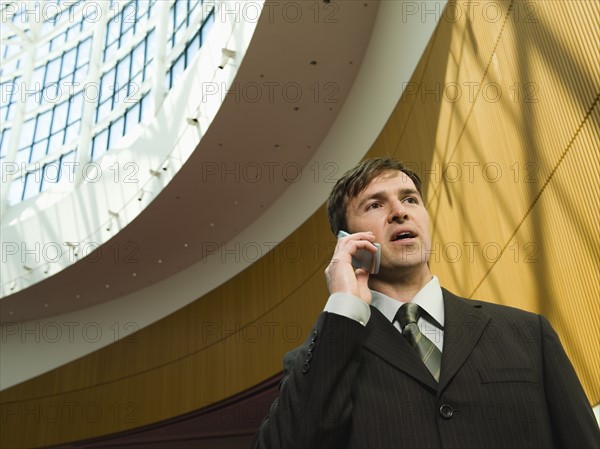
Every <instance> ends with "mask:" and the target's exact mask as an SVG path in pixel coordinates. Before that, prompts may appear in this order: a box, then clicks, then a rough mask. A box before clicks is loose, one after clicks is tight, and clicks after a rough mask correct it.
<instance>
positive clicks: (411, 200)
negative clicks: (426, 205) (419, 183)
mask: <svg viewBox="0 0 600 449" xmlns="http://www.w3.org/2000/svg"><path fill="white" fill-rule="evenodd" d="M404 201H406V202H409V203H411V204H419V200H418V199H417V198H415V197H414V196H409V197H408V198H405V199H404Z"/></svg>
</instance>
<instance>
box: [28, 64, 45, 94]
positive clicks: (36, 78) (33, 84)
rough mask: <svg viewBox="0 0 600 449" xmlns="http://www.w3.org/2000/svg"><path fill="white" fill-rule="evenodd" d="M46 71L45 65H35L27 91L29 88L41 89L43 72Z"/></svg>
mask: <svg viewBox="0 0 600 449" xmlns="http://www.w3.org/2000/svg"><path fill="white" fill-rule="evenodd" d="M45 73H46V66H45V65H41V66H39V67H36V68H35V70H34V71H33V73H32V74H31V81H30V83H29V89H28V90H29V91H31V90H34V89H35V90H37V91H39V90H42V87H43V85H44V74H45Z"/></svg>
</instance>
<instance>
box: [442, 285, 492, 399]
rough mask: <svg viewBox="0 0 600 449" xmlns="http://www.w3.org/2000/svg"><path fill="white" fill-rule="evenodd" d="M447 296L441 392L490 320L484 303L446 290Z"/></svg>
mask: <svg viewBox="0 0 600 449" xmlns="http://www.w3.org/2000/svg"><path fill="white" fill-rule="evenodd" d="M442 293H443V296H444V313H445V318H444V348H443V351H442V370H441V374H440V384H439V389H438V394H440V393H441V392H442V391H443V390H444V388H445V387H446V385H448V383H449V382H450V381H451V380H452V378H453V377H454V375H455V374H456V372H457V371H458V370H459V369H460V367H461V366H462V365H463V364H464V363H465V361H466V360H467V357H468V356H469V354H470V353H471V351H472V350H473V348H474V347H475V345H476V344H477V342H478V341H479V339H480V338H481V335H482V334H483V331H484V330H485V328H486V326H487V325H488V323H489V321H490V317H489V315H488V314H486V313H485V312H483V311H482V310H481V309H480V307H481V305H480V304H478V303H476V302H473V303H472V302H470V301H469V300H466V299H464V298H460V297H458V296H456V295H454V294H452V293H450V292H449V291H448V290H446V289H442Z"/></svg>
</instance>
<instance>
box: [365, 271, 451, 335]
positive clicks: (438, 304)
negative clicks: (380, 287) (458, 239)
mask: <svg viewBox="0 0 600 449" xmlns="http://www.w3.org/2000/svg"><path fill="white" fill-rule="evenodd" d="M371 295H372V300H371V305H372V306H373V307H375V308H376V309H377V310H379V311H380V312H381V313H382V314H383V315H384V316H385V317H386V318H387V319H388V320H389V321H390V322H392V323H393V322H394V317H395V316H396V313H397V312H398V309H399V308H400V306H401V305H402V303H401V302H400V301H397V300H395V299H393V298H390V297H389V296H387V295H384V294H383V293H380V292H378V291H375V290H371ZM409 302H412V303H415V304H418V305H419V306H421V308H422V309H423V310H425V312H427V314H428V315H429V316H431V317H432V318H433V319H434V320H435V321H436V323H434V324H436V325H438V326H439V327H440V328H441V329H443V328H444V300H443V296H442V287H440V281H439V280H438V278H437V276H432V277H431V280H430V281H429V282H428V283H427V284H425V285H424V286H423V288H422V289H421V290H419V292H418V293H417V294H416V295H415V296H414V297H413V298H412V299H411V300H410V301H409Z"/></svg>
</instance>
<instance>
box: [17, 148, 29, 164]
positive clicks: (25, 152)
mask: <svg viewBox="0 0 600 449" xmlns="http://www.w3.org/2000/svg"><path fill="white" fill-rule="evenodd" d="M29 153H31V147H25V148H23V149H21V150H19V151H17V157H16V158H15V162H16V164H17V165H18V166H19V167H20V166H21V165H22V164H27V163H29Z"/></svg>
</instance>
